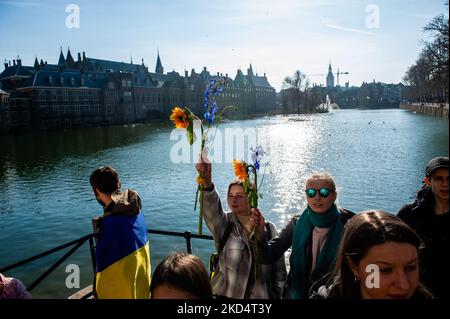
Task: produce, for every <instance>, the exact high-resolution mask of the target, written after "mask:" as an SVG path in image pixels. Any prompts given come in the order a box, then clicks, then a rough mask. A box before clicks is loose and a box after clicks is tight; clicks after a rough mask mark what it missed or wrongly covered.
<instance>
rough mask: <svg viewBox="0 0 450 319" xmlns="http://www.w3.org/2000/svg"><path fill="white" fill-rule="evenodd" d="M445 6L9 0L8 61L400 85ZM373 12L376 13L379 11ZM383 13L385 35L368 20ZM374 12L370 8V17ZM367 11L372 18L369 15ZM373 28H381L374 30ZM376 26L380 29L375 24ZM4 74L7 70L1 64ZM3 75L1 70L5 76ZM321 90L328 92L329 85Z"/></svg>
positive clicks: (395, 0)
mask: <svg viewBox="0 0 450 319" xmlns="http://www.w3.org/2000/svg"><path fill="white" fill-rule="evenodd" d="M444 3H445V0H421V1H419V0H415V1H406V0H381V1H376V0H373V1H371V0H369V1H359V0H358V1H356V0H278V1H273V0H240V1H233V0H227V1H223V0H215V1H212V0H208V1H207V0H197V1H193V0H192V1H188V0H184V1H182V0H176V1H175V0H165V1H159V0H148V1H144V0H134V1H133V0H130V1H126V2H125V1H106V0H105V1H103V0H98V1H92V0H91V1H84V0H83V1H78V0H72V1H61V0H59V1H57V0H45V1H37V0H24V1H19V0H0V34H2V37H1V38H0V59H1V60H2V62H3V60H4V59H5V58H6V59H8V60H12V59H14V58H15V57H16V56H17V54H19V55H20V56H21V58H22V60H23V62H24V64H27V65H28V64H30V65H31V64H32V63H33V61H34V57H35V55H37V56H38V58H39V59H41V58H42V59H44V60H47V61H48V63H56V62H57V59H58V56H59V47H60V46H63V49H64V52H66V51H67V47H68V46H70V49H71V51H72V54H73V56H74V58H76V52H81V51H85V52H86V55H87V56H89V57H95V58H103V59H111V60H116V61H124V62H128V61H130V56H132V57H133V62H134V63H138V62H140V61H141V58H144V63H145V64H146V65H147V66H148V67H149V68H150V69H151V70H154V68H155V63H156V52H157V49H158V48H159V51H160V55H161V60H162V63H163V66H164V68H165V71H166V72H167V71H172V70H175V71H177V72H179V73H180V74H184V69H187V70H189V71H190V70H191V69H192V68H195V70H196V71H201V69H202V68H203V66H206V67H207V68H208V70H210V71H211V72H213V73H216V72H221V73H224V74H225V73H228V74H229V75H230V76H232V77H233V78H234V76H235V75H236V70H237V69H238V68H241V69H242V70H244V71H245V70H246V69H247V68H248V65H249V64H250V62H251V63H252V65H253V69H254V71H255V72H258V73H259V74H263V73H264V72H265V73H266V74H267V77H268V79H269V82H270V83H271V84H272V86H274V87H275V88H276V89H277V91H278V90H280V88H281V84H282V81H283V78H284V77H285V76H287V75H291V74H293V73H294V71H295V70H297V69H300V70H302V71H303V72H304V73H306V74H320V73H326V71H327V67H328V62H329V61H331V64H332V66H333V71H334V72H335V71H336V69H337V68H340V71H347V72H349V74H348V75H343V76H341V79H340V83H341V84H343V83H344V82H345V81H349V82H350V84H351V85H358V86H359V85H361V83H362V82H363V81H366V82H367V81H372V80H373V79H375V80H376V81H381V82H386V83H397V82H400V81H401V78H402V76H403V75H404V73H405V70H406V69H407V68H408V66H410V65H411V64H412V63H414V61H415V60H416V58H417V56H418V53H419V52H420V46H419V42H420V40H421V39H424V38H425V34H424V33H423V31H422V28H423V26H425V25H426V24H427V23H428V22H429V21H430V20H431V19H432V18H433V17H434V16H436V15H438V14H440V13H443V12H445V11H446V9H447V8H446V6H445V5H444ZM69 4H76V5H77V6H78V7H79V8H80V28H67V27H66V17H67V16H68V15H69V13H66V6H67V5H69ZM370 5H372V6H370ZM374 5H375V6H376V7H375V8H376V11H378V12H379V20H378V21H379V27H378V28H377V27H376V26H377V25H376V24H372V25H369V27H368V25H367V24H366V20H367V19H368V18H371V17H376V11H374V9H373V8H374V7H373V6H374ZM368 6H369V7H368ZM366 10H369V11H367V12H366ZM371 21H374V20H371ZM375 22H376V21H375ZM2 64H3V63H2ZM1 69H2V68H1ZM310 79H311V80H312V82H316V83H319V84H320V83H322V84H324V83H325V78H324V77H322V76H311V77H310Z"/></svg>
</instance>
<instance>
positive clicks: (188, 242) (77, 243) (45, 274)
mask: <svg viewBox="0 0 450 319" xmlns="http://www.w3.org/2000/svg"><path fill="white" fill-rule="evenodd" d="M148 233H149V234H156V235H165V236H174V237H183V238H184V239H185V241H186V251H187V252H188V253H190V254H191V253H192V241H191V239H192V238H198V239H206V240H212V239H213V237H212V236H209V235H198V234H194V233H191V232H189V231H185V232H174V231H165V230H156V229H148ZM86 242H88V243H89V251H90V257H91V263H92V271H93V275H95V269H96V260H95V243H94V234H88V235H86V236H83V237H81V238H78V239H75V240H72V241H70V242H67V243H65V244H62V245H59V246H56V247H54V248H51V249H49V250H46V251H44V252H42V253H39V254H37V255H35V256H32V257H29V258H26V259H23V260H20V261H17V262H15V263H13V264H11V265H8V266H5V267H2V268H0V273H6V272H8V271H10V270H12V269H15V268H17V267H20V266H23V265H26V264H29V263H31V262H33V261H35V260H38V259H41V258H44V257H46V256H49V255H51V254H54V253H57V252H59V251H61V250H63V249H66V248H68V247H71V249H70V250H69V251H68V252H66V253H65V254H64V255H63V256H62V257H60V258H59V259H58V260H57V261H56V262H54V263H53V264H52V265H51V266H50V267H49V268H48V269H47V270H46V271H44V272H43V273H42V274H41V275H40V276H39V277H38V278H37V279H35V280H34V281H33V282H32V283H31V284H30V285H28V286H27V290H28V291H30V292H31V291H32V290H33V289H34V288H36V287H37V286H38V285H39V284H40V283H42V282H43V281H44V279H46V278H47V277H48V276H49V275H50V274H51V273H52V272H53V271H54V270H55V269H56V268H58V266H59V265H61V264H62V263H63V262H64V261H65V260H67V259H68V258H69V257H70V256H71V255H73V254H74V253H75V252H76V251H77V250H78V249H79V248H80V247H81V246H83V244H84V243H86ZM91 295H92V292H91V293H89V294H87V295H86V296H84V297H83V298H88V297H90V296H91Z"/></svg>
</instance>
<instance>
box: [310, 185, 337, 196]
mask: <svg viewBox="0 0 450 319" xmlns="http://www.w3.org/2000/svg"><path fill="white" fill-rule="evenodd" d="M305 192H306V196H308V197H309V198H313V197H314V196H316V193H317V192H319V196H320V197H328V196H330V194H331V192H332V190H331V189H329V188H324V187H323V188H320V189H314V188H308V189H307V190H306V191H305Z"/></svg>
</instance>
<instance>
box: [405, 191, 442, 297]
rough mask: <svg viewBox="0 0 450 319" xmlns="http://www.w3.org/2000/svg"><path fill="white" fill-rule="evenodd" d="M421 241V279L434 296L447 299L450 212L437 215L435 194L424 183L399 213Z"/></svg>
mask: <svg viewBox="0 0 450 319" xmlns="http://www.w3.org/2000/svg"><path fill="white" fill-rule="evenodd" d="M397 216H398V217H400V218H401V219H402V220H403V221H405V222H406V223H407V224H408V225H409V226H410V227H411V228H412V229H414V230H415V231H416V232H417V234H418V235H419V236H420V238H422V240H423V241H424V248H423V249H421V250H420V270H421V282H422V283H423V284H425V286H426V287H427V288H428V289H429V290H430V291H431V292H432V293H433V295H434V296H435V297H437V298H444V299H450V258H449V257H450V256H449V255H450V250H449V247H450V238H449V233H450V214H449V213H448V212H447V213H446V214H443V215H436V213H435V212H434V194H433V192H432V191H431V188H429V187H424V188H422V189H421V190H420V191H419V192H418V193H417V198H416V200H415V201H414V202H413V203H410V204H407V205H405V206H403V207H402V208H401V209H400V211H399V213H398V215H397Z"/></svg>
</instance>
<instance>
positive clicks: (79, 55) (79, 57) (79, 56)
mask: <svg viewBox="0 0 450 319" xmlns="http://www.w3.org/2000/svg"><path fill="white" fill-rule="evenodd" d="M77 60H78V62H81V54H80V52H78V59H77Z"/></svg>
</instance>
